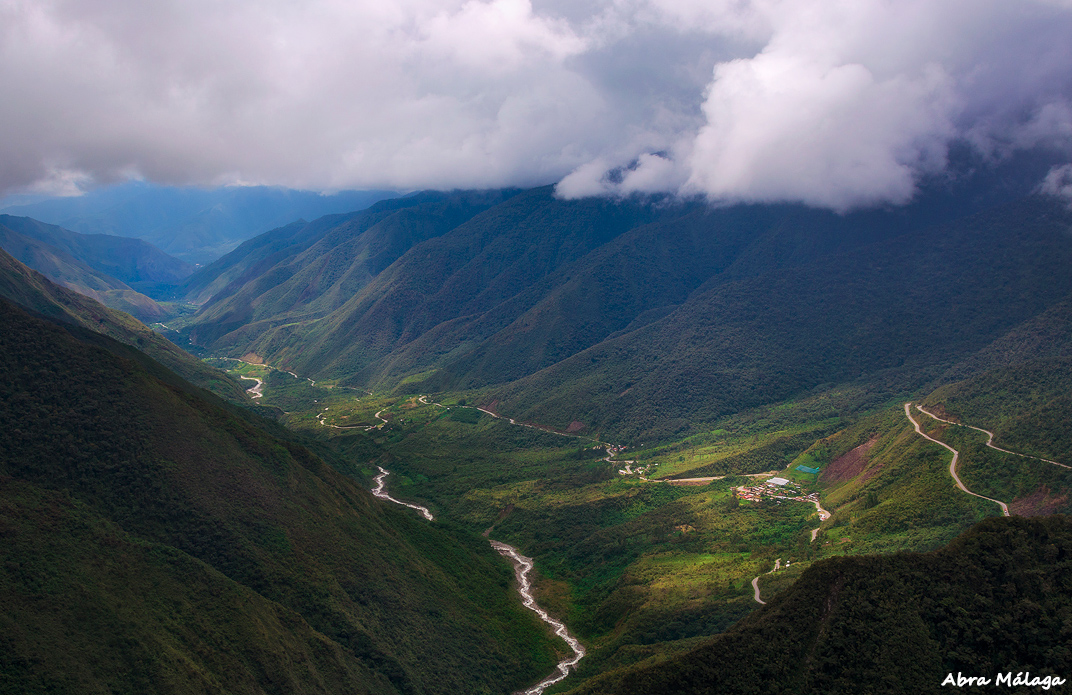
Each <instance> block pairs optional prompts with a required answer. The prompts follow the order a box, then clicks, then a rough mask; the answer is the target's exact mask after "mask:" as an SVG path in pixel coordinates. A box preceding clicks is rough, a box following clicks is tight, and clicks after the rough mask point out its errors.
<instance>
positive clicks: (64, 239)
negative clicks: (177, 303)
mask: <svg viewBox="0 0 1072 695" xmlns="http://www.w3.org/2000/svg"><path fill="white" fill-rule="evenodd" d="M0 226H4V227H7V228H8V229H10V230H12V231H14V232H18V233H19V234H22V235H24V236H27V237H30V238H32V239H36V240H37V241H40V242H43V243H46V244H48V245H50V246H53V247H55V248H57V249H60V250H62V251H65V252H67V253H69V254H70V255H72V256H74V257H75V258H77V259H78V260H80V261H82V262H83V263H85V264H86V265H88V266H89V267H91V268H93V269H94V270H96V271H97V272H100V273H104V274H106V275H108V276H111V277H113V278H115V279H116V280H119V281H120V282H125V283H127V284H128V285H130V286H131V287H133V288H134V289H142V288H145V287H152V286H153V285H157V284H174V283H176V282H178V281H179V280H181V279H183V278H184V277H186V276H187V275H189V274H190V273H192V272H193V271H194V267H193V266H192V265H190V264H189V263H186V262H184V261H180V260H179V259H177V258H173V257H171V256H169V255H168V254H166V253H164V252H162V251H160V249H158V248H156V247H155V246H153V245H152V244H148V243H146V242H144V241H142V240H141V239H130V238H126V237H118V236H110V235H107V234H96V233H89V234H86V233H77V232H72V231H70V230H68V229H64V228H62V227H57V226H55V225H51V224H45V223H43V222H39V221H38V220H35V219H31V218H29V217H15V216H12V215H0Z"/></svg>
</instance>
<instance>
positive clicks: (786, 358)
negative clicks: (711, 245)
mask: <svg viewBox="0 0 1072 695" xmlns="http://www.w3.org/2000/svg"><path fill="white" fill-rule="evenodd" d="M1070 222H1072V212H1070V211H1069V210H1068V209H1067V208H1066V207H1065V206H1064V205H1063V204H1061V203H1060V202H1059V201H1053V200H1049V199H1046V198H1041V197H1031V198H1028V199H1024V200H1022V201H1019V202H1017V203H1012V204H1009V205H1006V206H1002V207H1000V208H997V209H995V210H992V211H988V212H986V213H981V214H979V215H976V216H973V217H970V218H967V219H965V220H961V221H958V222H956V223H953V224H950V225H946V226H943V227H938V228H934V229H922V230H918V231H914V232H911V233H909V234H905V235H901V236H897V237H894V238H890V239H886V240H882V241H879V242H877V243H874V244H870V245H867V246H863V247H860V248H858V249H854V250H850V251H848V252H845V253H843V254H836V255H831V256H828V257H825V258H821V259H819V260H817V261H815V262H813V263H809V264H806V265H802V266H799V267H797V268H790V269H784V270H778V271H774V272H770V273H767V274H763V275H758V276H756V277H753V278H749V279H743V280H738V281H735V282H729V283H723V284H717V285H713V286H709V287H705V288H702V289H701V290H700V291H698V292H696V293H694V294H693V295H692V296H690V298H689V300H688V301H687V302H686V303H684V304H683V305H682V306H681V307H679V308H678V309H676V310H675V311H674V312H673V313H671V314H670V315H668V316H667V317H665V318H663V319H661V320H660V321H658V322H655V323H652V324H650V325H648V326H645V327H643V328H640V329H638V330H636V331H634V332H631V333H628V334H624V335H620V336H617V337H615V338H613V339H611V340H608V341H606V342H604V343H602V344H600V345H597V346H595V347H593V348H590V349H588V350H587V351H585V352H582V353H579V354H577V355H575V356H573V357H571V358H570V359H568V360H564V361H562V362H561V363H559V364H556V365H554V366H553V367H550V368H548V369H546V370H543V371H541V372H539V373H537V374H535V375H533V376H530V377H528V378H526V379H523V380H520V381H518V382H516V383H514V384H510V385H509V386H506V387H503V388H498V389H495V390H494V391H493V394H494V398H495V399H496V400H499V402H500V407H501V408H502V409H503V411H504V412H508V413H510V414H511V416H512V417H519V416H520V417H521V418H525V419H532V420H536V421H539V422H545V423H548V424H552V425H556V426H562V425H564V424H566V423H569V422H571V421H573V420H578V419H582V420H583V417H582V416H583V415H587V416H588V417H589V418H590V419H589V420H584V422H585V423H586V424H588V425H589V426H591V427H593V428H596V429H604V428H605V429H611V430H613V431H615V432H621V433H628V434H630V435H632V436H643V435H645V434H647V433H648V432H649V431H650V433H652V434H658V432H659V431H663V432H666V431H671V432H673V431H680V430H681V429H682V428H685V427H687V426H688V425H690V424H691V423H695V422H697V421H705V420H712V419H715V418H717V417H720V416H722V415H726V414H729V413H732V412H736V411H738V410H741V409H743V408H747V407H753V406H757V405H761V404H764V403H771V402H777V401H780V400H784V399H786V398H789V397H791V396H793V395H796V394H800V393H802V392H805V391H806V390H808V389H812V388H815V387H817V386H821V385H823V384H831V383H839V382H848V381H854V382H857V383H872V384H874V385H875V388H877V389H879V390H880V391H882V392H885V393H887V394H892V393H897V392H898V391H900V392H909V391H912V390H914V389H917V388H920V387H922V386H923V385H924V384H926V383H928V381H929V380H931V379H935V378H937V377H939V376H940V375H941V374H942V372H943V371H945V370H946V369H947V368H949V367H950V366H951V365H952V364H954V363H956V362H958V361H960V360H963V359H965V358H967V357H968V356H970V355H971V354H973V353H974V352H976V351H978V350H981V349H983V348H985V347H987V346H988V345H989V344H990V343H991V342H992V341H994V340H996V339H997V338H1000V337H1002V336H1004V335H1005V334H1006V333H1007V332H1009V331H1010V330H1011V329H1013V328H1014V327H1016V326H1017V325H1018V324H1020V323H1022V322H1023V321H1025V320H1026V319H1027V318H1029V317H1032V316H1035V315H1037V314H1041V313H1043V312H1045V311H1046V310H1047V309H1049V308H1050V307H1052V306H1054V305H1057V304H1058V303H1060V302H1061V301H1062V300H1064V299H1065V297H1067V295H1068V293H1069V292H1070V291H1072V274H1069V273H1068V272H1067V268H1068V267H1069V265H1068V264H1069V262H1070V261H1072V237H1070V236H1069V235H1068V232H1067V229H1068V226H1069V224H1070ZM1055 310H1056V309H1055ZM582 403H583V404H585V406H586V408H585V411H582V410H581V406H580V404H582ZM575 404H576V405H575ZM648 423H651V424H648ZM644 428H650V430H649V431H646V430H645V429H644Z"/></svg>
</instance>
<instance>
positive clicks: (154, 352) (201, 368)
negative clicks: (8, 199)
mask: <svg viewBox="0 0 1072 695" xmlns="http://www.w3.org/2000/svg"><path fill="white" fill-rule="evenodd" d="M0 231H2V230H0ZM0 297H4V298H5V299H7V300H8V301H10V302H13V303H15V304H17V305H19V306H21V307H23V308H24V309H27V310H29V311H32V312H34V313H36V314H39V315H41V316H45V317H48V318H50V319H53V320H56V321H61V322H63V323H67V324H71V325H75V326H80V327H82V328H86V329H88V330H91V331H96V332H98V333H103V334H104V335H107V336H108V337H109V338H112V339H113V340H117V341H119V342H120V343H123V344H125V345H130V346H132V347H135V348H137V349H139V350H141V351H143V352H145V353H146V354H147V355H149V356H150V357H152V358H153V359H155V360H157V361H158V362H160V363H161V364H163V365H165V366H167V367H168V368H169V369H171V370H172V371H174V372H175V373H177V374H180V375H181V376H182V377H183V378H185V379H186V380H188V381H190V382H192V383H194V384H196V385H197V386H200V387H202V388H205V389H207V390H209V391H212V392H213V393H215V394H216V395H218V396H220V397H222V398H224V399H227V400H229V401H231V402H234V403H246V402H248V400H249V399H248V397H247V396H246V393H245V387H244V386H241V385H240V384H239V383H238V382H236V381H235V380H234V379H232V378H231V377H229V376H227V375H226V374H224V373H223V372H221V371H219V370H217V369H213V368H212V367H209V366H207V365H206V364H204V363H203V362H201V360H199V359H197V358H195V357H193V356H192V355H190V354H189V353H187V352H186V351H185V350H183V349H181V348H179V347H178V346H176V345H174V344H173V343H171V342H170V341H169V340H167V339H166V338H164V337H163V336H161V335H159V334H158V333H156V332H154V331H152V330H150V329H149V328H148V327H146V326H145V325H144V324H142V323H141V322H139V321H137V320H135V319H134V318H132V317H130V316H128V315H127V314H125V313H123V312H121V311H116V310H114V309H111V308H108V307H106V306H104V305H102V304H101V303H99V302H97V301H94V300H93V299H91V298H90V297H87V296H85V295H84V294H83V293H81V292H72V291H71V290H68V289H66V288H64V287H60V286H58V285H56V284H54V283H53V282H51V281H49V279H48V278H46V277H45V276H44V275H42V274H41V273H38V272H36V271H34V270H31V269H30V268H27V267H26V266H25V265H23V264H22V263H20V262H19V261H17V260H16V259H14V258H12V257H11V256H10V255H9V254H7V253H5V252H4V251H3V249H0Z"/></svg>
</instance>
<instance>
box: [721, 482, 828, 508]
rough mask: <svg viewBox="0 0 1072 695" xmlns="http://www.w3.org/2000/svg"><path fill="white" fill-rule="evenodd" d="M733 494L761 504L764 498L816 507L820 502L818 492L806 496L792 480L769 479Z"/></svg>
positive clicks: (735, 489) (735, 491)
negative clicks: (791, 501)
mask: <svg viewBox="0 0 1072 695" xmlns="http://www.w3.org/2000/svg"><path fill="white" fill-rule="evenodd" d="M733 492H734V493H735V494H736V495H737V499H742V500H748V501H749V502H759V501H760V500H762V499H763V498H768V499H775V500H796V501H798V502H810V503H812V504H816V505H817V504H818V502H819V493H818V492H811V493H808V494H807V495H805V494H804V491H803V490H801V489H800V486H799V485H797V484H796V483H794V482H792V481H791V480H786V479H785V478H778V477H774V478H769V479H767V481H766V482H763V483H760V484H759V485H751V486H748V487H745V486H742V487H738V488H734V489H733Z"/></svg>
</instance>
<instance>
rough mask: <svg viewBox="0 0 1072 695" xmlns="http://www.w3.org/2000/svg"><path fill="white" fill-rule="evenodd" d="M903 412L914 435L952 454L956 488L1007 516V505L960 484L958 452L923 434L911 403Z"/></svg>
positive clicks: (951, 467) (950, 470) (952, 473)
mask: <svg viewBox="0 0 1072 695" xmlns="http://www.w3.org/2000/svg"><path fill="white" fill-rule="evenodd" d="M916 407H917V408H918V407H919V406H916ZM919 410H920V412H923V413H926V414H927V415H930V413H927V412H926V411H925V410H923V409H922V408H920V409H919ZM904 412H905V415H906V416H907V417H908V421H909V422H911V423H912V426H913V427H915V428H916V434H918V435H919V436H921V437H923V438H924V439H929V440H931V441H932V442H934V443H935V444H938V445H940V446H944V447H945V448H946V449H949V450H950V451H952V452H953V460H952V461H950V462H949V475H951V476H953V481H954V482H955V483H956V484H957V487H959V488H960V489H961V490H963V491H964V492H966V493H968V494H969V495H971V496H972V497H978V498H980V499H984V500H987V501H989V502H993V503H994V504H996V505H998V506H999V507H1001V513H1002V514H1004V515H1005V516H1009V506H1008V505H1007V504H1005V503H1004V502H1002V501H1000V500H996V499H992V498H990V497H987V496H985V495H979V494H976V493H974V492H972V491H971V490H969V489H968V488H967V487H965V486H964V483H962V482H961V480H960V476H958V475H957V459H958V458H960V452H959V451H957V450H956V449H954V448H953V447H951V446H949V445H948V444H946V443H945V442H941V441H938V440H937V439H935V438H934V437H931V436H929V435H927V434H924V433H923V430H922V429H921V428H920V426H919V423H918V422H916V420H915V418H913V417H912V404H911V403H905V404H904ZM931 417H934V416H933V415H932V416H931ZM934 419H935V420H937V419H938V418H934Z"/></svg>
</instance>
